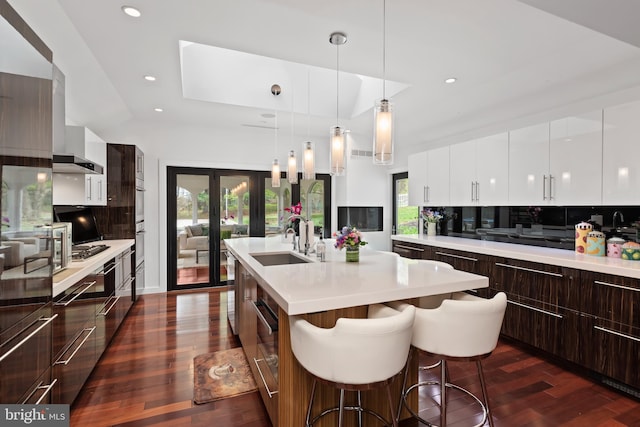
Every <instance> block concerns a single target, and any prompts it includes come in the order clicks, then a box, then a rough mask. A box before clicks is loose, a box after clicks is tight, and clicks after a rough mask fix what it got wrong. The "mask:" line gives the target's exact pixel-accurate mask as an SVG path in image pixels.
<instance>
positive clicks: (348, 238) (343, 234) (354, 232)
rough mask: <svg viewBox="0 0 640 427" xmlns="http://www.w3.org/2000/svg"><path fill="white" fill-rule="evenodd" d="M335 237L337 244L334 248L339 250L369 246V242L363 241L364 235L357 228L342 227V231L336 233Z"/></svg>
mask: <svg viewBox="0 0 640 427" xmlns="http://www.w3.org/2000/svg"><path fill="white" fill-rule="evenodd" d="M333 236H334V237H335V238H336V244H335V245H334V246H335V247H336V248H337V249H342V248H345V247H346V248H351V249H355V248H358V247H359V246H364V245H366V244H367V242H365V241H364V240H362V234H361V233H360V230H358V229H357V228H355V227H353V228H352V227H347V226H345V227H342V230H339V231H336V232H334V233H333Z"/></svg>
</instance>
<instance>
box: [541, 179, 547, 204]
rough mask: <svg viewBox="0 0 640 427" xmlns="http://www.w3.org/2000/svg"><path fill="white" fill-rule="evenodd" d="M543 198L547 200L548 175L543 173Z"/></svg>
mask: <svg viewBox="0 0 640 427" xmlns="http://www.w3.org/2000/svg"><path fill="white" fill-rule="evenodd" d="M542 200H547V175H542Z"/></svg>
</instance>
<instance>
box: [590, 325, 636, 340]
mask: <svg viewBox="0 0 640 427" xmlns="http://www.w3.org/2000/svg"><path fill="white" fill-rule="evenodd" d="M593 329H597V330H599V331H602V332H606V333H608V334H613V335H617V336H619V337H622V338H627V339H629V340H633V341H637V342H640V338H638V337H634V336H633V335H627V334H623V333H621V332H616V331H612V330H611V329H607V328H603V327H602V326H594V327H593Z"/></svg>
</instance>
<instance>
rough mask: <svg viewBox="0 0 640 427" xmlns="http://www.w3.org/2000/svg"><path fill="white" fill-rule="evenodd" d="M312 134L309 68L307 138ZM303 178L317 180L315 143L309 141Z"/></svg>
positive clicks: (304, 150)
mask: <svg viewBox="0 0 640 427" xmlns="http://www.w3.org/2000/svg"><path fill="white" fill-rule="evenodd" d="M310 135H311V72H310V71H309V70H308V69H307V138H309V139H310ZM302 179H306V180H311V181H313V180H315V179H316V171H315V153H314V152H313V143H312V142H311V141H307V142H305V143H304V148H303V150H302Z"/></svg>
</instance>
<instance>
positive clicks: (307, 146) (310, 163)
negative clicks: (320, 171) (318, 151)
mask: <svg viewBox="0 0 640 427" xmlns="http://www.w3.org/2000/svg"><path fill="white" fill-rule="evenodd" d="M314 163H315V154H314V152H313V144H312V143H311V141H307V142H305V143H304V150H303V152H302V179H309V180H315V179H316V173H315V164H314Z"/></svg>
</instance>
